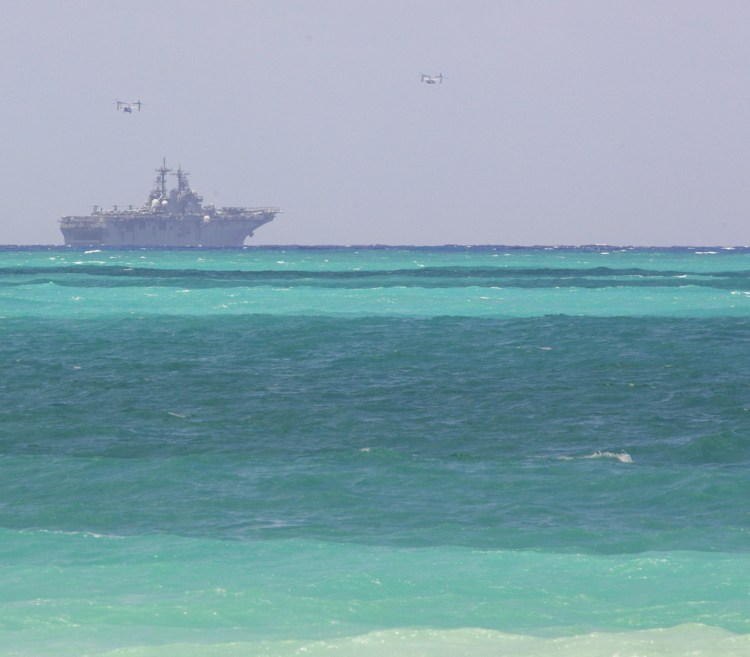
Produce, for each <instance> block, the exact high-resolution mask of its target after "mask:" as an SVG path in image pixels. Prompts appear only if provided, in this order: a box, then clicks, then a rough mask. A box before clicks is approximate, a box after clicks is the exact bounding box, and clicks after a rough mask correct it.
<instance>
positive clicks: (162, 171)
mask: <svg viewBox="0 0 750 657" xmlns="http://www.w3.org/2000/svg"><path fill="white" fill-rule="evenodd" d="M156 171H157V173H158V174H159V175H158V176H157V177H156V184H157V186H158V187H159V188H161V198H166V196H167V174H168V173H170V172H171V171H172V169H167V158H166V157H165V158H164V159H163V160H162V164H161V167H160V168H158V169H156Z"/></svg>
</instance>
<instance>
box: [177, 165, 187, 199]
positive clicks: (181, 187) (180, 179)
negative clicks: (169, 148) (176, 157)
mask: <svg viewBox="0 0 750 657" xmlns="http://www.w3.org/2000/svg"><path fill="white" fill-rule="evenodd" d="M174 175H175V176H177V192H178V193H182V192H184V191H185V190H187V189H188V181H187V177H188V175H190V172H189V171H183V170H182V167H181V166H178V167H177V173H175V174H174Z"/></svg>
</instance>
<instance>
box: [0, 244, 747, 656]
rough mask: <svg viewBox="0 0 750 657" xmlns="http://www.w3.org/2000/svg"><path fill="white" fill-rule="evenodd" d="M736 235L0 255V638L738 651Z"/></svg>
mask: <svg viewBox="0 0 750 657" xmlns="http://www.w3.org/2000/svg"><path fill="white" fill-rule="evenodd" d="M749 347H750V250H748V249H744V248H738V249H721V248H708V247H706V248H674V249H633V248H628V249H617V248H615V247H584V248H572V247H567V248H542V247H539V248H506V247H474V248H469V247H444V248H414V247H410V248H405V247H388V248H385V247H383V248H372V247H367V248H366V247H350V248H340V247H335V248H334V247H329V248H303V247H284V248H282V247H278V248H273V249H271V248H268V249H262V248H252V249H234V250H226V251H221V250H217V251H211V250H199V249H184V250H170V251H160V250H153V249H149V250H146V249H138V250H108V249H104V250H91V251H84V250H76V249H65V248H42V247H36V248H22V247H4V248H0V365H1V366H2V377H1V378H0V655H2V656H5V655H19V656H20V655H23V656H24V657H28V656H45V657H46V656H47V655H49V656H52V655H55V656H58V655H60V656H63V657H65V656H67V655H71V656H73V655H76V656H78V655H105V654H106V655H111V656H113V655H132V656H136V655H137V656H145V655H148V656H151V655H153V656H160V657H162V656H170V657H171V656H172V655H175V656H176V655H180V656H190V655H212V656H213V655H217V656H222V657H224V656H232V657H234V656H239V655H293V654H306V655H310V654H312V655H317V654H321V655H322V654H346V655H365V654H366V655H401V654H403V655H420V654H424V655H443V654H445V655H472V656H473V655H498V654H503V655H547V654H550V655H552V654H554V655H589V654H590V655H592V656H593V655H615V654H621V655H622V654H639V655H640V654H644V655H684V654H686V653H687V651H688V650H692V651H693V653H692V654H696V655H712V656H715V655H721V656H724V655H745V654H750V639H749V638H748V637H749V636H750V612H749V611H748V610H750V593H749V592H750V555H749V553H748V546H749V545H750V541H749V539H750V531H749V530H750V511H748V505H747V500H748V499H750V478H748V476H747V474H748V467H749V466H750V438H749V436H750V386H749V385H748V371H750V370H749V366H750V356H749V355H748V354H749V349H748V348H749Z"/></svg>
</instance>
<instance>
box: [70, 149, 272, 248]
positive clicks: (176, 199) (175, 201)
mask: <svg viewBox="0 0 750 657" xmlns="http://www.w3.org/2000/svg"><path fill="white" fill-rule="evenodd" d="M156 171H157V173H158V174H159V175H158V176H157V177H156V180H155V181H154V188H153V189H152V190H151V193H150V194H149V197H148V201H146V204H145V205H144V206H143V207H140V208H135V209H134V208H133V206H132V205H131V206H130V207H129V208H128V209H127V210H118V208H117V206H114V208H113V209H112V210H103V209H101V208H99V207H98V206H94V211H93V212H92V213H91V214H90V215H88V216H80V217H74V216H68V217H63V218H62V219H60V230H61V231H62V234H63V238H64V239H65V244H66V245H69V246H206V247H222V246H242V245H243V243H244V241H245V238H246V237H250V236H252V234H253V232H254V231H255V229H256V228H258V227H259V226H262V225H263V224H266V223H268V222H269V221H273V218H274V217H275V216H276V215H277V214H278V213H279V212H281V210H279V208H241V207H227V208H215V207H214V206H213V205H203V198H202V197H201V196H198V194H196V193H195V192H194V191H193V190H192V189H190V185H189V184H188V179H187V177H188V172H187V171H183V170H182V168H180V167H178V169H177V171H176V172H175V173H174V174H173V175H175V176H176V177H177V188H176V189H171V190H169V192H167V174H168V173H171V172H172V170H171V169H168V168H167V163H166V159H165V160H164V161H163V162H162V166H161V167H160V168H158V169H156Z"/></svg>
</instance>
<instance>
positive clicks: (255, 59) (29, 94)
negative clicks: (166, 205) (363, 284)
mask: <svg viewBox="0 0 750 657" xmlns="http://www.w3.org/2000/svg"><path fill="white" fill-rule="evenodd" d="M0 57H1V58H2V66H0V89H2V97H1V98H0V135H1V136H2V141H1V142H0V143H1V144H2V155H3V157H2V159H0V181H2V182H1V183H0V185H1V187H0V190H1V191H2V217H1V218H0V243H3V244H61V243H62V235H61V234H60V231H59V227H58V223H57V220H58V219H59V217H60V216H61V215H65V214H87V213H89V212H90V211H91V206H92V205H94V204H99V205H105V206H111V205H113V204H119V205H127V204H134V205H137V206H138V205H141V204H142V203H144V202H145V201H146V197H147V195H148V192H149V190H150V189H151V186H152V182H153V178H154V177H155V175H156V174H155V172H154V168H155V167H157V166H158V165H159V164H160V163H161V160H162V157H166V158H167V164H168V165H172V166H174V167H176V166H177V165H178V164H181V165H182V166H183V167H184V168H185V169H187V170H188V171H189V172H190V173H191V176H190V182H191V186H192V187H193V188H194V189H195V190H196V191H197V192H198V193H200V194H202V195H203V196H204V198H205V200H206V202H213V203H215V204H216V205H253V206H259V205H273V206H279V207H281V208H283V210H284V213H283V214H281V215H279V216H278V217H277V219H276V220H275V221H274V222H273V223H271V224H268V225H266V226H264V227H262V228H260V229H259V230H258V232H257V234H256V236H255V238H253V241H252V243H255V244H370V243H381V244H448V243H452V244H592V243H609V244H623V245H624V244H635V245H671V244H693V245H696V244H698V245H718V244H724V245H732V244H733V245H740V244H742V245H745V244H750V185H749V184H748V181H750V3H749V2H747V0H737V1H733V0H724V1H722V0H706V1H696V0H661V1H659V0H627V1H617V0H610V1H608V0H568V1H563V0H558V1H552V0H548V1H542V0H513V1H509V0H457V1H446V0H440V1H439V2H436V1H435V0H377V1H374V0H373V1H364V0H361V1H359V0H306V1H302V0H288V1H285V0H245V1H240V0H234V1H230V0H179V1H177V0H123V1H119V0H118V1H115V0H76V1H73V0H6V2H3V3H2V4H1V5H0ZM420 72H424V73H435V74H437V73H443V74H444V75H445V76H446V79H445V81H444V83H443V84H442V85H437V84H436V85H426V84H422V83H421V82H420V79H419V73H420ZM117 99H120V100H125V101H135V100H139V99H140V100H141V101H143V103H144V106H143V111H142V112H140V113H134V114H132V115H128V114H123V113H120V112H117V111H116V109H115V100H117Z"/></svg>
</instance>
